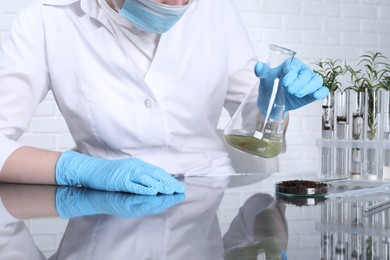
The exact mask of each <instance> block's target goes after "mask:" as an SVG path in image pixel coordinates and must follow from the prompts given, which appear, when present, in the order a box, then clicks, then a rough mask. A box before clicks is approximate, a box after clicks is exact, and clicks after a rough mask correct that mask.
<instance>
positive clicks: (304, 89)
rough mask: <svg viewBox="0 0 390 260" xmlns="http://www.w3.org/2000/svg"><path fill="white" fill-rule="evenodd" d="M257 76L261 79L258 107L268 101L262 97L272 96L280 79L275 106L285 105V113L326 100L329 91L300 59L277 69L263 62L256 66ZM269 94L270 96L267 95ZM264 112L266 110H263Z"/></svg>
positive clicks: (289, 60)
mask: <svg viewBox="0 0 390 260" xmlns="http://www.w3.org/2000/svg"><path fill="white" fill-rule="evenodd" d="M255 74H256V76H257V77H260V86H259V100H258V107H259V108H260V109H262V106H263V104H264V103H265V104H268V101H266V100H262V97H265V96H267V97H268V96H270V94H269V93H270V92H272V89H273V84H274V81H275V79H276V78H278V79H279V86H278V91H277V93H276V96H275V104H277V105H282V104H283V103H284V104H285V112H286V113H287V112H288V111H290V110H294V109H297V108H300V107H302V106H304V105H307V104H309V103H311V102H313V101H316V100H320V99H324V98H325V97H327V96H328V94H329V90H328V88H326V87H324V86H323V85H322V84H323V81H322V78H321V77H320V76H319V75H317V74H316V73H314V72H313V70H312V69H310V68H309V67H308V66H307V65H305V64H304V63H302V62H301V61H300V60H299V59H296V58H294V59H293V60H291V59H288V60H286V61H285V62H284V63H283V64H281V65H280V66H278V67H276V68H272V69H271V68H270V67H269V66H268V65H267V64H265V63H263V62H258V63H257V64H256V66H255ZM267 93H268V94H267ZM262 110H264V109H262Z"/></svg>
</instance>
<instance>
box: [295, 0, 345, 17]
mask: <svg viewBox="0 0 390 260" xmlns="http://www.w3.org/2000/svg"><path fill="white" fill-rule="evenodd" d="M340 10H341V7H340V4H338V3H337V4H332V3H317V2H314V3H313V2H312V1H310V2H307V3H305V2H304V3H303V5H302V15H304V16H315V17H324V16H325V17H333V16H335V17H337V16H340Z"/></svg>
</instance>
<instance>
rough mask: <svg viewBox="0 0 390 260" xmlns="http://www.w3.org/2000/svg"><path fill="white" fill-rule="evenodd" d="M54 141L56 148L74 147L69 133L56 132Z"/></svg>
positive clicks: (66, 148)
mask: <svg viewBox="0 0 390 260" xmlns="http://www.w3.org/2000/svg"><path fill="white" fill-rule="evenodd" d="M55 143H56V149H58V150H68V149H71V148H73V147H75V142H74V140H73V138H72V136H71V135H70V133H65V134H56V139H55Z"/></svg>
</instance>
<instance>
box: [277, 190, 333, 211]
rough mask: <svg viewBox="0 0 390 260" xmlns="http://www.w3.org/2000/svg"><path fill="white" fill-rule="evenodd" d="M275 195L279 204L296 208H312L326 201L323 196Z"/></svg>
mask: <svg viewBox="0 0 390 260" xmlns="http://www.w3.org/2000/svg"><path fill="white" fill-rule="evenodd" d="M275 195H276V200H277V201H278V202H279V203H283V204H291V205H294V206H298V207H303V206H314V205H317V204H320V203H323V202H324V201H326V198H325V197H324V196H307V195H290V194H282V193H278V192H277V193H276V194H275Z"/></svg>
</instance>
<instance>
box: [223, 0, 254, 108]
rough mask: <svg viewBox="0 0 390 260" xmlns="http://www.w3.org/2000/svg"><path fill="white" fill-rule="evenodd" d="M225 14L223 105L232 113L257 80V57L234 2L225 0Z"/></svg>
mask: <svg viewBox="0 0 390 260" xmlns="http://www.w3.org/2000/svg"><path fill="white" fill-rule="evenodd" d="M225 15H226V17H225V23H226V24H227V34H228V44H229V85H228V91H227V96H226V100H225V105H224V106H225V108H226V109H227V111H228V112H229V114H230V115H232V114H233V113H234V111H235V110H236V109H237V107H238V105H239V104H240V103H241V101H242V100H243V99H244V97H245V96H246V94H247V93H248V92H249V91H250V90H251V89H252V87H253V86H254V85H255V84H256V82H257V77H256V75H255V73H254V66H255V64H256V62H257V57H256V54H255V50H254V48H253V46H252V43H251V41H250V39H249V37H248V34H247V31H246V28H245V26H244V24H243V22H242V20H241V17H240V14H239V12H238V10H237V9H236V7H235V5H234V2H232V1H227V8H226V12H225Z"/></svg>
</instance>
